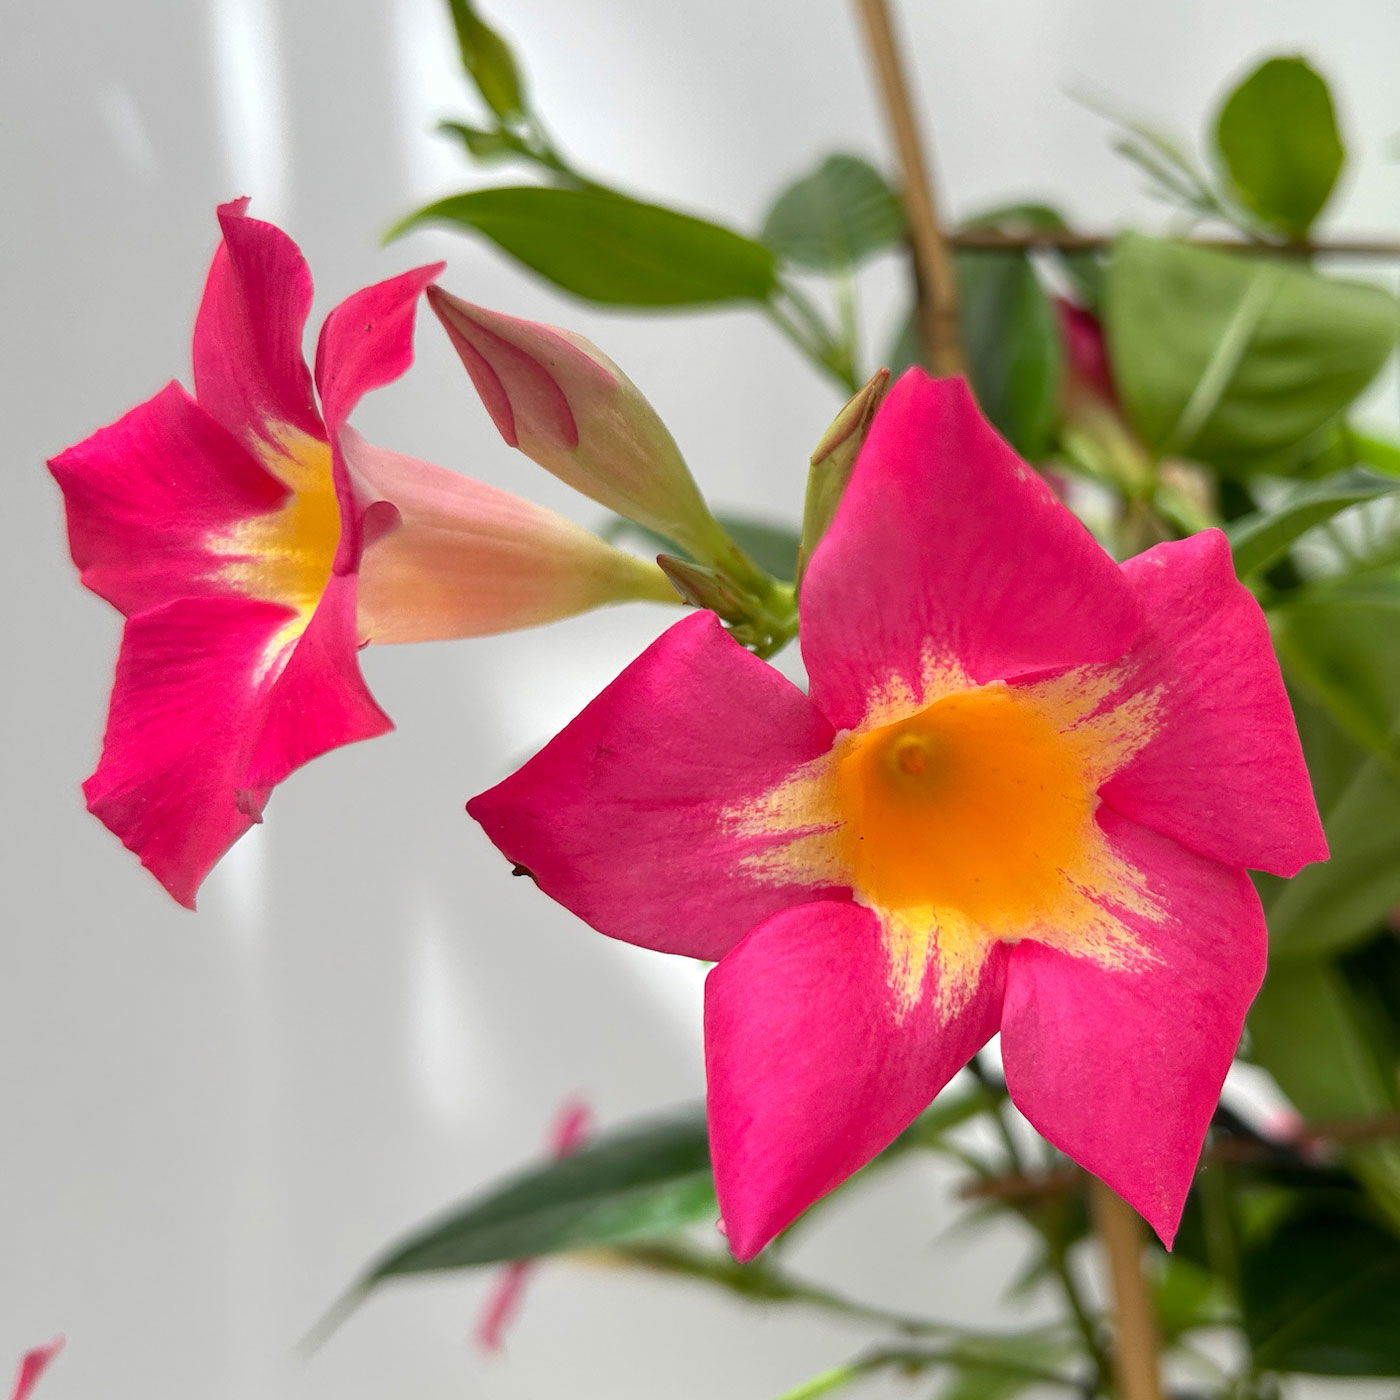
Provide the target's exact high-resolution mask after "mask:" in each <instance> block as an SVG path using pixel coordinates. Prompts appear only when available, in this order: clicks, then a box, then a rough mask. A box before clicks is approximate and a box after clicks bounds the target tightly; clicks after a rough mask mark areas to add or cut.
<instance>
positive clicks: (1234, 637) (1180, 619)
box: [1102, 530, 1327, 875]
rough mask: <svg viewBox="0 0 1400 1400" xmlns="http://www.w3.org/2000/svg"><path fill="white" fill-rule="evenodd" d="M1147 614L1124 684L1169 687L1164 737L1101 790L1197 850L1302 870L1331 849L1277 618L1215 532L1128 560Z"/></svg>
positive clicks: (1162, 702)
mask: <svg viewBox="0 0 1400 1400" xmlns="http://www.w3.org/2000/svg"><path fill="white" fill-rule="evenodd" d="M1123 573H1124V576H1125V577H1126V578H1127V579H1128V582H1129V583H1130V584H1131V585H1132V587H1133V590H1134V591H1135V592H1136V594H1137V596H1138V597H1139V599H1140V600H1141V601H1142V606H1143V612H1144V614H1145V615H1146V624H1145V627H1144V629H1143V633H1142V636H1141V637H1140V639H1139V641H1138V644H1137V646H1136V647H1135V648H1134V650H1133V651H1132V652H1131V653H1130V654H1129V656H1128V657H1127V658H1126V659H1125V661H1124V663H1123V665H1124V669H1125V671H1126V673H1127V675H1128V677H1129V679H1128V681H1127V683H1126V684H1125V686H1124V691H1123V693H1124V694H1128V693H1131V692H1133V691H1143V690H1153V689H1158V690H1159V691H1160V698H1159V700H1158V716H1157V720H1156V733H1155V736H1154V737H1153V738H1152V739H1151V741H1150V742H1149V743H1148V744H1147V746H1146V747H1145V748H1143V749H1142V750H1141V751H1140V752H1139V753H1138V754H1137V755H1136V756H1135V757H1134V758H1133V759H1132V760H1131V761H1130V762H1129V763H1128V764H1127V765H1126V767H1124V768H1123V769H1122V770H1121V771H1120V772H1119V773H1118V774H1116V775H1115V776H1114V777H1113V778H1111V779H1110V780H1109V781H1108V782H1107V783H1106V784H1105V785H1104V787H1103V789H1102V796H1103V798H1104V800H1105V801H1106V802H1108V803H1109V804H1110V805H1111V806H1112V807H1114V808H1115V809H1116V810H1117V811H1119V812H1121V813H1122V814H1123V815H1124V816H1125V817H1131V818H1132V820H1133V821H1135V822H1139V823H1141V824H1142V825H1143V826H1146V827H1151V828H1152V830H1154V831H1160V832H1162V833H1163V834H1164V835H1166V836H1170V837H1172V838H1173V839H1175V840H1177V841H1179V842H1180V843H1181V844H1182V845H1183V846H1186V847H1188V848H1189V849H1190V850H1193V851H1196V852H1197V853H1198V854H1200V855H1204V856H1210V857H1211V858H1212V859H1214V860H1219V861H1223V862H1224V863H1225V864H1226V865H1244V866H1249V867H1250V868H1252V869H1257V870H1268V871H1272V872H1273V873H1274V874H1275V875H1293V874H1296V873H1297V871H1298V870H1299V869H1300V868H1301V867H1302V866H1304V865H1307V864H1308V863H1309V862H1310V861H1315V860H1325V859H1326V858H1327V841H1326V838H1325V836H1324V835H1323V832H1322V823H1321V821H1320V819H1319V817H1318V814H1317V805H1316V803H1315V802H1314V800H1313V794H1312V783H1311V781H1310V779H1309V777H1308V770H1307V765H1306V763H1305V762H1304V760H1303V750H1302V746H1301V745H1300V744H1299V742H1298V731H1297V728H1296V726H1295V725H1294V722H1293V711H1292V709H1291V708H1290V706H1289V703H1288V695H1287V692H1286V691H1285V690H1284V687H1283V679H1282V677H1281V676H1280V675H1279V669H1278V662H1277V661H1276V660H1275V659H1274V651H1273V646H1272V645H1271V643H1270V641H1269V626H1268V623H1267V622H1266V621H1265V618H1264V614H1263V612H1262V611H1261V609H1260V607H1259V605H1258V603H1256V602H1255V601H1254V598H1253V596H1252V595H1251V594H1250V592H1249V590H1248V589H1247V588H1245V587H1244V585H1243V584H1241V583H1240V582H1239V581H1238V580H1237V579H1236V577H1235V571H1234V567H1233V566H1232V564H1231V562H1230V547H1229V545H1228V544H1227V543H1226V540H1225V537H1224V535H1222V534H1221V533H1220V532H1219V531H1218V530H1207V531H1205V532H1203V533H1202V534H1199V535H1194V536H1192V538H1190V539H1188V540H1174V541H1172V542H1170V543H1168V544H1159V545H1157V546H1156V547H1155V548H1153V549H1149V550H1148V551H1147V552H1146V553H1145V554H1140V555H1138V557H1137V558H1136V559H1130V560H1129V561H1128V562H1127V563H1126V564H1124V565H1123Z"/></svg>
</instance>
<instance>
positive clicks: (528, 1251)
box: [366, 1109, 716, 1284]
mask: <svg viewBox="0 0 1400 1400" xmlns="http://www.w3.org/2000/svg"><path fill="white" fill-rule="evenodd" d="M715 1215H716V1207H715V1197H714V1187H713V1184H712V1181H711V1176H710V1157H709V1143H708V1139H707V1136H706V1131H705V1115H704V1112H703V1111H702V1110H699V1109H697V1110H693V1111H687V1112H685V1113H682V1114H678V1115H676V1116H675V1117H672V1118H667V1119H662V1120H659V1121H656V1122H648V1123H643V1124H641V1125H640V1126H633V1127H629V1128H624V1129H619V1130H617V1131H614V1132H610V1133H607V1134H605V1135H600V1136H598V1137H596V1138H594V1139H593V1140H592V1141H590V1142H589V1143H587V1144H586V1145H585V1146H584V1147H582V1148H580V1149H579V1150H578V1151H577V1152H575V1153H574V1154H573V1155H572V1156H569V1157H565V1158H563V1159H562V1160H559V1161H549V1162H542V1163H540V1164H539V1165H537V1166H534V1167H531V1168H528V1169H527V1170H525V1171H523V1172H521V1173H519V1174H518V1175H516V1176H514V1177H512V1178H510V1179H509V1180H508V1181H505V1182H503V1183H502V1184H500V1185H498V1186H495V1187H492V1188H489V1189H488V1190H486V1191H484V1192H482V1193H481V1194H480V1195H478V1196H476V1197H474V1198H473V1199H472V1200H470V1201H468V1202H467V1203H466V1204H465V1205H464V1206H462V1207H460V1208H459V1209H457V1210H455V1211H453V1212H451V1213H450V1214H448V1215H446V1216H444V1217H443V1218H441V1219H439V1220H436V1221H434V1222H432V1223H431V1224H429V1225H427V1226H426V1227H424V1228H423V1229H421V1230H417V1231H415V1232H414V1233H413V1234H411V1235H410V1236H409V1237H408V1238H407V1239H406V1240H404V1241H403V1242H402V1243H401V1244H399V1245H397V1246H395V1247H394V1248H393V1249H391V1250H390V1251H389V1252H388V1254H386V1255H385V1256H384V1258H382V1259H381V1260H379V1262H378V1263H376V1264H375V1265H374V1266H373V1267H372V1268H371V1269H370V1271H369V1273H368V1275H367V1280H366V1282H367V1284H373V1283H376V1282H378V1281H380V1280H382V1279H387V1278H392V1277H396V1276H399V1275H403V1274H417V1273H425V1272H430V1271H435V1270H440V1269H464V1268H471V1267H474V1266H477V1265H481V1264H496V1263H501V1262H503V1261H506V1260H511V1259H533V1258H536V1257H538V1256H539V1255H543V1254H559V1253H563V1252H566V1251H569V1250H577V1249H590V1248H598V1247H600V1246H603V1245H609V1244H618V1243H621V1242H623V1241H635V1240H641V1239H648V1238H655V1237H660V1236H664V1235H669V1234H671V1233H673V1232H674V1231H676V1230H679V1229H682V1228H684V1227H685V1226H687V1225H693V1224H695V1223H696V1222H698V1221H702V1220H713V1219H714V1218H715Z"/></svg>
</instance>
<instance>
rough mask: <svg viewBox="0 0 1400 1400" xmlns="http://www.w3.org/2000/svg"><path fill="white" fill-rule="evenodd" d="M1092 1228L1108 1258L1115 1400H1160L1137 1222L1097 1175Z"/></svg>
mask: <svg viewBox="0 0 1400 1400" xmlns="http://www.w3.org/2000/svg"><path fill="white" fill-rule="evenodd" d="M1089 1193H1090V1199H1091V1202H1092V1204H1093V1213H1094V1227H1095V1229H1096V1230H1097V1232H1098V1236H1099V1240H1100V1242H1101V1243H1102V1245H1103V1248H1104V1252H1105V1254H1106V1255H1107V1257H1108V1272H1109V1281H1110V1284H1111V1285H1112V1292H1113V1303H1114V1309H1113V1310H1114V1318H1115V1321H1116V1324H1117V1326H1116V1329H1115V1330H1116V1335H1115V1338H1114V1347H1113V1369H1114V1374H1115V1376H1116V1377H1117V1390H1118V1395H1119V1397H1120V1400H1162V1376H1161V1370H1162V1367H1161V1357H1160V1351H1161V1343H1160V1341H1159V1338H1158V1335H1157V1318H1156V1314H1155V1313H1154V1311H1153V1307H1152V1298H1151V1295H1150V1294H1149V1293H1148V1289H1147V1279H1146V1278H1145V1277H1144V1276H1143V1271H1142V1250H1143V1233H1142V1221H1141V1220H1140V1219H1139V1218H1138V1214H1137V1212H1136V1211H1135V1210H1134V1209H1133V1208H1132V1207H1131V1206H1130V1205H1128V1204H1127V1202H1126V1201H1124V1200H1122V1199H1121V1198H1120V1197H1119V1196H1118V1195H1117V1194H1116V1193H1115V1192H1113V1191H1111V1190H1110V1189H1109V1188H1108V1187H1107V1186H1105V1185H1104V1184H1103V1182H1101V1181H1100V1180H1099V1179H1098V1178H1097V1177H1091V1178H1090V1181H1089Z"/></svg>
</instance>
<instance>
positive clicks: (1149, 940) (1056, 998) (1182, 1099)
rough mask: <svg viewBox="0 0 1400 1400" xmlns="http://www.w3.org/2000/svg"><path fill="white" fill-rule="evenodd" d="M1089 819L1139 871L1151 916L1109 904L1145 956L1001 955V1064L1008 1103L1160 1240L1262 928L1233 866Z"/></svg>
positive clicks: (1113, 819) (1217, 1076)
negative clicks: (1125, 960) (1155, 907)
mask: <svg viewBox="0 0 1400 1400" xmlns="http://www.w3.org/2000/svg"><path fill="white" fill-rule="evenodd" d="M1100 824H1101V826H1102V827H1103V829H1104V832H1105V833H1106V835H1107V836H1108V838H1109V840H1110V842H1111V843H1112V844H1113V846H1114V847H1115V849H1116V850H1117V851H1118V852H1119V853H1120V854H1121V855H1123V856H1124V857H1125V858H1126V859H1127V860H1128V861H1129V862H1130V863H1131V864H1133V865H1134V866H1136V867H1137V868H1138V869H1139V870H1141V871H1143V872H1144V873H1145V874H1146V876H1147V880H1148V884H1149V887H1150V888H1151V890H1152V892H1153V893H1154V894H1155V895H1156V897H1157V898H1158V900H1159V901H1160V902H1161V904H1162V905H1163V907H1164V909H1165V911H1166V918H1165V920H1164V921H1162V922H1151V921H1148V920H1146V919H1144V918H1142V917H1141V916H1139V915H1134V914H1132V913H1130V912H1127V911H1123V910H1119V911H1116V912H1117V913H1118V915H1119V917H1120V918H1121V919H1122V920H1123V922H1124V923H1125V924H1127V925H1128V926H1129V927H1130V928H1131V929H1132V931H1133V933H1134V934H1135V935H1136V936H1137V937H1138V938H1139V939H1140V940H1141V942H1142V944H1143V945H1144V947H1145V948H1146V950H1147V953H1148V955H1149V956H1147V957H1142V958H1139V959H1138V960H1136V961H1133V962H1132V963H1130V964H1129V965H1127V966H1123V967H1105V966H1102V965H1100V964H1097V963H1094V962H1090V961H1088V960H1087V959H1078V958H1072V957H1070V956H1069V955H1068V954H1066V953H1062V952H1058V951H1056V950H1054V949H1050V948H1047V947H1045V946H1044V945H1042V944H1037V943H1032V942H1023V943H1019V944H1017V945H1016V946H1015V947H1014V948H1013V949H1012V950H1011V956H1010V960H1009V963H1008V967H1007V973H1006V1006H1005V1010H1004V1012H1003V1016H1002V1040H1001V1055H1002V1063H1003V1065H1004V1066H1005V1070H1006V1082H1007V1085H1008V1087H1009V1089H1010V1092H1011V1098H1012V1101H1013V1102H1014V1103H1015V1104H1016V1106H1017V1107H1018V1108H1019V1109H1020V1110H1021V1112H1022V1113H1024V1114H1025V1115H1026V1117H1027V1118H1028V1119H1030V1121H1031V1123H1032V1124H1034V1126H1035V1127H1036V1128H1037V1129H1038V1130H1039V1131H1040V1132H1041V1134H1042V1135H1043V1136H1044V1137H1046V1138H1047V1139H1048V1140H1049V1141H1050V1142H1051V1143H1053V1144H1054V1145H1055V1146H1056V1147H1058V1148H1059V1149H1060V1150H1061V1151H1062V1152H1066V1153H1068V1154H1069V1156H1071V1157H1073V1158H1074V1160H1075V1161H1077V1162H1078V1163H1079V1164H1080V1165H1081V1166H1082V1167H1084V1168H1085V1169H1086V1170H1088V1171H1090V1172H1092V1173H1093V1174H1094V1175H1095V1176H1097V1177H1100V1178H1101V1179H1102V1180H1103V1181H1105V1182H1106V1183H1107V1184H1108V1185H1109V1186H1111V1187H1112V1188H1113V1190H1115V1191H1116V1192H1117V1193H1118V1194H1119V1195H1120V1196H1122V1197H1123V1199H1124V1200H1126V1201H1127V1202H1128V1203H1129V1204H1130V1205H1132V1206H1133V1207H1134V1208H1135V1209H1136V1210H1137V1211H1138V1212H1139V1213H1140V1214H1141V1215H1142V1216H1143V1218H1144V1219H1145V1220H1146V1221H1147V1222H1148V1224H1149V1225H1151V1226H1152V1228H1153V1229H1154V1230H1155V1231H1156V1232H1157V1234H1158V1235H1159V1236H1160V1237H1161V1239H1162V1242H1163V1243H1164V1244H1165V1245H1167V1247H1168V1248H1170V1247H1171V1242H1172V1239H1173V1237H1174V1235H1175V1233H1176V1228H1177V1225H1178V1223H1179V1222H1180V1219H1181V1212H1182V1209H1183V1207H1184V1206H1185V1203H1186V1195H1187V1192H1188V1191H1189V1190H1190V1187H1191V1179H1192V1176H1193V1175H1194V1173H1195V1169H1196V1162H1197V1159H1198V1158H1199V1156H1200V1152H1201V1145H1202V1143H1203V1142H1204V1140H1205V1134H1206V1129H1207V1127H1208V1126H1209V1124H1210V1119H1211V1114H1212V1113H1214V1111H1215V1106H1216V1103H1217V1101H1218V1100H1219V1097H1220V1089H1221V1086H1222V1085H1223V1084H1224V1082H1225V1074H1226V1071H1227V1070H1228V1069H1229V1068H1230V1061H1231V1059H1232V1058H1233V1056H1234V1053H1235V1050H1236V1047H1237V1046H1238V1044H1239V1039H1240V1034H1241V1031H1242V1030H1243V1027H1244V1017H1245V1012H1246V1010H1248V1008H1249V1004H1250V1002H1251V1001H1253V999H1254V994H1255V993H1256V992H1257V991H1258V990H1259V984H1260V982H1261V981H1262V980H1263V977H1264V961H1265V951H1266V943H1267V932H1266V930H1265V926H1264V916H1263V912H1262V911H1261V909H1260V907H1259V899H1258V896H1257V895H1256V894H1255V892H1254V887H1253V885H1252V884H1251V883H1250V881H1249V877H1248V875H1246V874H1245V872H1244V871H1243V870H1239V869H1233V868H1230V867H1228V866H1224V865H1220V864H1217V863H1216V862H1215V861H1211V860H1206V859H1204V858H1202V857H1201V856H1198V855H1195V854H1193V853H1192V852H1190V851H1186V850H1183V849H1182V848H1181V847H1180V846H1178V845H1177V844H1176V843H1175V842H1174V841H1169V840H1167V839H1166V838H1165V837H1162V836H1158V835H1157V834H1155V833H1154V832H1150V831H1146V830H1144V829H1143V828H1142V827H1139V826H1137V825H1135V824H1134V823H1133V822H1130V821H1126V820H1124V819H1123V818H1122V817H1120V816H1118V815H1116V814H1115V813H1113V812H1111V811H1107V810H1104V811H1102V812H1101V814H1100Z"/></svg>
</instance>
